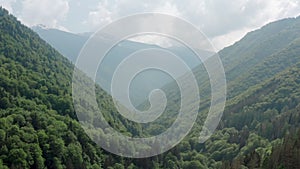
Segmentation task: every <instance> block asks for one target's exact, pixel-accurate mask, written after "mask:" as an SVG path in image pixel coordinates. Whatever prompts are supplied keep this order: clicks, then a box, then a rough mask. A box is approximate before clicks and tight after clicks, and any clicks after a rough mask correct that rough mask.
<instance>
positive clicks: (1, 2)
mask: <svg viewBox="0 0 300 169" xmlns="http://www.w3.org/2000/svg"><path fill="white" fill-rule="evenodd" d="M15 2H16V0H0V6H2V7H4V8H5V9H7V10H8V11H9V12H11V13H12V12H13V8H12V6H13V4H14V3H15Z"/></svg>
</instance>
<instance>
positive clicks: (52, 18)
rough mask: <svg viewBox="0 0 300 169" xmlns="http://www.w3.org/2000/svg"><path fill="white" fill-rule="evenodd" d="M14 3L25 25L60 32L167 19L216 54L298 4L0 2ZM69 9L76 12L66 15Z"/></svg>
mask: <svg viewBox="0 0 300 169" xmlns="http://www.w3.org/2000/svg"><path fill="white" fill-rule="evenodd" d="M15 4H18V6H19V9H18V10H19V11H15V12H14V13H15V14H16V15H17V16H18V17H19V18H20V19H21V20H22V21H23V22H24V23H25V24H27V25H29V26H31V25H35V24H44V25H46V26H48V27H54V28H59V29H64V28H63V27H62V25H65V26H66V27H67V28H69V29H70V30H83V31H95V30H97V29H98V28H99V27H101V26H104V25H106V24H108V23H110V22H112V21H114V20H116V19H119V18H121V17H124V16H128V15H132V14H136V13H145V12H160V13H165V14H170V15H174V16H179V17H181V18H183V19H185V20H187V21H189V22H191V23H192V24H194V25H196V26H197V27H198V28H200V29H201V30H202V31H203V32H204V33H205V34H206V35H207V36H208V37H209V38H210V39H211V40H212V41H213V42H214V43H216V44H215V46H217V48H218V49H220V48H222V47H223V46H227V45H229V44H232V43H233V42H235V41H237V40H239V39H240V38H241V37H242V36H243V35H244V34H245V33H246V31H249V30H253V29H257V28H259V27H261V26H263V25H265V24H267V23H269V22H271V21H275V20H278V19H282V18H286V17H294V16H297V15H300V0H232V1H225V0H186V1H182V0H164V1H162V0H152V1H148V0H101V1H100V2H99V1H98V0H86V1H79V0H0V5H2V6H4V7H5V8H7V9H8V10H9V11H10V12H12V10H13V9H14V10H16V8H14V7H15V6H14V5H15ZM69 4H70V7H71V8H74V9H70V12H69ZM79 6H80V7H79ZM75 8H76V9H75ZM68 14H69V15H68ZM67 15H68V17H67V18H68V21H67V22H65V20H64V19H65V18H66V16H67ZM69 19H70V20H69ZM62 23H64V24H62ZM82 23H84V24H82ZM74 27H76V28H74ZM152 39H153V38H152ZM155 39H156V38H155Z"/></svg>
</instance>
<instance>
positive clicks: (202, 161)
mask: <svg viewBox="0 0 300 169" xmlns="http://www.w3.org/2000/svg"><path fill="white" fill-rule="evenodd" d="M133 43H135V42H133ZM129 46H130V47H132V45H131V44H130V45H129ZM133 46H134V45H133ZM126 49H128V47H127V46H126ZM126 51H127V52H128V53H130V50H129V49H128V50H126ZM180 51H182V50H180ZM114 52H115V54H116V55H113V56H118V57H119V58H118V59H120V58H121V57H122V56H120V55H118V54H124V52H120V51H114ZM118 52H120V53H118ZM184 53H185V52H183V54H182V55H184ZM219 54H220V57H221V60H222V61H223V63H224V67H225V73H226V75H227V78H228V79H227V80H228V86H227V87H228V102H227V105H226V109H225V112H224V116H223V119H222V121H221V122H220V124H219V127H218V130H217V131H215V133H214V134H213V135H212V137H211V138H210V139H209V140H207V141H206V142H205V143H199V131H200V130H201V129H202V124H203V120H204V119H205V118H206V114H207V111H208V107H209V101H210V94H209V81H208V76H207V74H205V72H204V71H205V69H204V67H203V65H201V64H200V65H199V66H197V67H195V68H194V69H193V70H194V73H195V75H196V77H197V81H198V83H199V89H200V92H201V94H200V95H201V98H202V101H203V102H202V104H201V105H200V106H201V108H200V110H199V116H198V118H197V120H196V124H195V126H194V128H193V129H192V130H191V132H190V134H189V135H188V136H187V137H186V138H185V139H183V140H182V141H181V142H180V143H179V144H178V145H177V146H176V147H174V148H172V149H171V150H170V151H168V152H165V153H163V154H161V155H158V156H154V157H151V158H143V159H130V158H123V157H119V156H116V155H114V154H111V153H109V152H107V151H105V150H103V149H101V148H100V147H99V146H97V145H96V144H95V143H94V142H92V141H91V139H90V138H89V137H88V136H87V135H86V133H85V131H84V129H83V128H82V126H81V125H80V124H79V123H78V121H77V116H76V113H75V110H74V105H73V98H72V92H71V90H72V73H73V70H74V65H73V64H72V63H71V62H70V61H69V60H68V59H66V58H64V57H63V56H62V55H60V54H59V53H58V52H57V50H55V49H54V48H52V47H51V46H50V45H48V44H47V43H46V42H45V41H44V40H42V39H41V38H40V37H39V36H38V35H37V34H36V33H34V32H33V31H32V30H31V29H29V28H27V27H25V26H24V25H22V24H21V23H20V22H19V21H17V19H16V18H15V17H13V16H12V15H9V14H8V11H6V10H4V9H2V8H0V168H4V169H7V168H22V169H23V168H39V169H43V168H78V169H79V168H80V169H81V168H96V169H100V168H129V169H132V168H145V169H148V168H149V169H150V168H166V169H169V168H212V169H219V168H223V169H240V168H245V169H246V168H249V169H254V168H270V169H276V168H300V163H299V155H300V154H299V152H300V144H299V143H300V104H299V103H300V17H298V18H290V19H284V20H281V21H277V22H274V23H270V24H268V25H266V26H264V27H263V28H261V29H259V30H256V31H253V32H250V33H248V34H247V35H246V36H245V37H244V38H243V39H242V40H241V41H239V42H237V43H236V44H234V45H232V46H230V47H228V48H225V49H224V50H222V51H220V52H219ZM113 61H114V60H112V61H110V62H111V63H112V65H114V64H117V63H118V62H117V61H118V60H115V61H116V62H115V63H114V62H113ZM206 61H207V62H209V61H210V59H209V58H208V59H207V60H206ZM83 78H88V77H85V76H84V75H83ZM181 78H185V77H184V76H182V77H181ZM80 80H81V79H80ZM187 83H188V81H187ZM163 89H164V90H166V91H167V92H166V94H167V95H168V97H169V98H170V100H168V105H169V106H170V107H169V108H168V109H167V111H168V112H166V113H164V114H167V115H165V116H164V115H163V117H162V118H160V119H159V120H160V121H159V120H158V121H155V122H153V123H149V124H145V125H144V124H143V125H141V124H137V123H134V122H131V121H129V120H126V119H125V118H123V117H122V115H120V114H119V113H118V111H117V110H116V109H115V107H114V105H113V103H112V98H111V96H110V95H109V94H108V93H107V92H105V91H104V90H102V89H101V88H100V87H99V86H98V85H96V90H95V91H96V97H97V103H98V104H99V107H101V108H102V109H103V111H102V112H103V115H104V116H105V119H106V121H107V122H108V123H109V125H110V126H111V127H113V128H114V129H115V130H117V131H119V132H121V133H122V134H124V135H128V136H132V137H148V136H149V137H150V136H152V135H156V134H159V133H161V132H162V131H165V127H168V126H169V124H171V123H172V122H174V118H176V117H174V116H172V115H174V112H175V113H176V112H178V109H177V108H178V107H179V106H180V100H178V98H179V94H178V93H177V92H178V91H177V89H176V87H174V83H170V84H169V85H166V86H164V87H163ZM83 94H85V93H84V91H83ZM80 99H81V100H75V101H77V102H81V103H82V104H83V105H86V106H87V107H89V102H88V100H85V97H82V98H80ZM203 103H204V104H203ZM92 113H94V112H87V113H85V114H84V116H85V117H87V119H90V118H91V121H92V122H95V124H97V123H96V122H97V121H98V119H97V118H94V117H93V116H91V114H92ZM179 130H180V129H179ZM93 132H94V133H92V134H93V136H94V137H98V138H100V139H102V138H103V139H104V138H106V137H107V135H105V134H107V133H105V132H107V131H106V130H103V131H102V130H99V131H93ZM174 134H176V133H174ZM166 141H168V140H166ZM106 144H108V145H110V146H117V145H121V146H119V147H120V148H124V149H127V148H131V147H135V146H136V145H122V142H119V141H118V140H109V141H108V142H107V143H106Z"/></svg>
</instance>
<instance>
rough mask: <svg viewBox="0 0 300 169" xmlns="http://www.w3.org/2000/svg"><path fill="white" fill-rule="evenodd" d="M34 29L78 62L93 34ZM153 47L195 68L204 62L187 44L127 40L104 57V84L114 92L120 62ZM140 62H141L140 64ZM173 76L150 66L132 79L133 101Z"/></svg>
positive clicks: (137, 101)
mask: <svg viewBox="0 0 300 169" xmlns="http://www.w3.org/2000/svg"><path fill="white" fill-rule="evenodd" d="M32 29H33V30H34V31H35V32H37V33H38V34H39V35H40V36H41V38H43V39H44V40H45V41H46V42H48V43H49V44H50V45H51V46H53V47H54V48H55V49H56V50H57V51H59V52H60V53H61V54H63V55H64V56H65V57H67V58H68V59H69V60H71V61H72V62H73V63H75V62H76V59H77V57H78V55H79V52H80V50H81V48H82V47H83V45H84V44H85V42H86V41H87V40H88V39H89V37H90V36H91V35H92V33H83V34H73V33H69V32H65V31H61V30H57V29H47V28H45V27H43V26H41V25H40V26H35V27H33V28H32ZM107 36H108V37H104V38H103V41H106V40H109V39H110V38H113V37H111V36H110V35H107ZM151 48H154V49H162V50H167V51H170V52H172V53H174V54H175V55H177V56H179V57H180V58H181V59H182V60H183V61H184V62H185V63H186V64H187V65H188V66H189V67H190V68H191V69H193V68H195V67H196V66H198V65H199V64H201V61H200V60H199V59H198V58H197V56H196V55H195V54H194V53H193V52H192V51H191V50H189V49H188V48H186V47H183V46H173V47H170V48H162V47H160V46H157V45H152V44H145V43H139V42H134V41H129V40H124V41H122V42H121V43H119V44H118V45H117V46H116V47H114V48H113V49H112V50H111V51H110V52H109V53H108V55H107V56H106V57H105V59H104V63H103V64H101V66H100V68H99V70H98V75H97V81H98V83H99V84H100V86H101V87H102V88H103V89H104V90H106V91H107V92H109V93H110V89H111V88H110V84H111V80H112V76H113V73H114V71H115V70H116V68H117V66H118V65H119V64H120V62H121V61H122V60H123V59H124V58H126V57H128V56H129V55H130V54H132V53H134V52H136V51H140V50H144V49H151ZM199 51H200V50H199ZM95 52H96V51H95ZM200 53H201V54H202V56H203V57H204V58H208V57H209V56H211V55H212V54H213V53H212V52H208V51H200ZM138 65H139V64H137V65H136V66H138ZM168 66H170V67H172V66H173V68H174V66H175V65H174V63H172V61H170V63H169V65H168ZM179 76H180V75H178V76H177V77H175V78H178V77H179ZM173 80H174V79H172V78H171V77H170V76H168V75H167V74H165V73H162V72H160V71H154V70H149V71H146V72H144V73H142V74H141V76H139V77H137V78H135V80H134V81H133V83H132V87H131V89H132V90H130V94H131V95H130V96H131V99H132V101H133V103H134V104H135V105H138V104H140V103H142V102H143V100H146V99H147V98H148V94H149V92H150V91H152V90H153V89H157V88H162V87H163V86H164V85H166V84H168V83H170V82H172V81H173ZM124 97H126V96H124ZM120 99H121V100H122V98H119V100H120Z"/></svg>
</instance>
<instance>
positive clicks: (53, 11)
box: [20, 0, 69, 29]
mask: <svg viewBox="0 0 300 169" xmlns="http://www.w3.org/2000/svg"><path fill="white" fill-rule="evenodd" d="M68 11H69V2H68V1H67V0H23V1H22V11H21V15H20V19H21V20H22V22H24V23H25V24H26V25H28V26H32V25H36V24H43V25H46V26H48V27H52V28H58V29H64V28H63V27H62V26H61V25H60V24H59V22H60V21H62V20H63V19H64V18H65V17H66V15H67V14H68Z"/></svg>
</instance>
